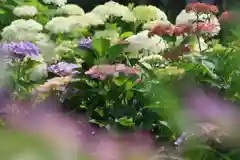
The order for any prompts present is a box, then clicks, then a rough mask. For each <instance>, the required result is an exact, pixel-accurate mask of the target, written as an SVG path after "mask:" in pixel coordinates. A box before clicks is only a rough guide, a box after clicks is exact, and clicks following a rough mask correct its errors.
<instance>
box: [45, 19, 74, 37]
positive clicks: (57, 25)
mask: <svg viewBox="0 0 240 160" xmlns="http://www.w3.org/2000/svg"><path fill="white" fill-rule="evenodd" d="M76 24H77V21H76V20H74V19H72V18H69V17H54V18H53V19H51V20H50V21H49V22H48V23H47V24H46V25H45V28H46V29H47V30H48V31H50V32H51V33H53V34H59V33H70V32H71V31H72V30H73V29H74V27H75V26H76Z"/></svg>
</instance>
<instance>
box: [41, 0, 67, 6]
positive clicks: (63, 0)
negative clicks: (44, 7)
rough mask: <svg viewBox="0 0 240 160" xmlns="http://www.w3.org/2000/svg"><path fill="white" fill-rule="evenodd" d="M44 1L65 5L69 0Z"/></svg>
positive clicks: (45, 1)
mask: <svg viewBox="0 0 240 160" xmlns="http://www.w3.org/2000/svg"><path fill="white" fill-rule="evenodd" d="M43 3H45V4H54V5H57V6H63V5H64V4H66V3H67V0H43Z"/></svg>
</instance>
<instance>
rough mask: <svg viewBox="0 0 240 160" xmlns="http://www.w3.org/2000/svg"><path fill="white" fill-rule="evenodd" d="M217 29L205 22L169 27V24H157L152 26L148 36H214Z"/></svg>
mask: <svg viewBox="0 0 240 160" xmlns="http://www.w3.org/2000/svg"><path fill="white" fill-rule="evenodd" d="M216 30H217V28H216V26H215V25H214V24H210V23H206V22H198V23H194V24H182V25H176V26H174V25H171V24H158V25H156V26H154V27H153V28H152V29H151V30H150V32H149V36H152V35H158V36H166V35H168V36H173V35H174V36H181V35H187V34H193V33H198V34H199V33H200V34H201V35H211V36H212V35H216V34H217V31H216Z"/></svg>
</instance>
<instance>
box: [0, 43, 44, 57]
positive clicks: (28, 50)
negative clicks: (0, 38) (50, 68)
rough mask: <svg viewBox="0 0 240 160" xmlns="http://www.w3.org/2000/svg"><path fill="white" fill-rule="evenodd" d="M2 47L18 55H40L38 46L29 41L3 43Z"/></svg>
mask: <svg viewBox="0 0 240 160" xmlns="http://www.w3.org/2000/svg"><path fill="white" fill-rule="evenodd" d="M2 47H3V48H5V49H7V50H8V51H9V52H10V53H13V54H15V55H16V56H18V57H26V56H28V57H31V58H33V59H37V58H39V56H40V50H39V48H38V47H37V46H36V45H35V44H33V43H31V42H19V43H14V42H11V43H5V44H2Z"/></svg>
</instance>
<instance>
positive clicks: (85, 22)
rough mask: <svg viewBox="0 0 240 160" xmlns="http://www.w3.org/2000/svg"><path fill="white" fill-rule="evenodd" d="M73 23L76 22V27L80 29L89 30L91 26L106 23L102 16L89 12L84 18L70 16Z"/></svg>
mask: <svg viewBox="0 0 240 160" xmlns="http://www.w3.org/2000/svg"><path fill="white" fill-rule="evenodd" d="M68 18H69V19H70V20H71V21H74V22H75V26H76V27H79V28H87V27H91V26H98V25H103V24H104V21H103V20H102V19H101V18H100V16H98V15H96V14H95V13H92V12H88V13H86V14H84V15H82V16H76V15H75V16H74V15H72V16H69V17H68Z"/></svg>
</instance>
